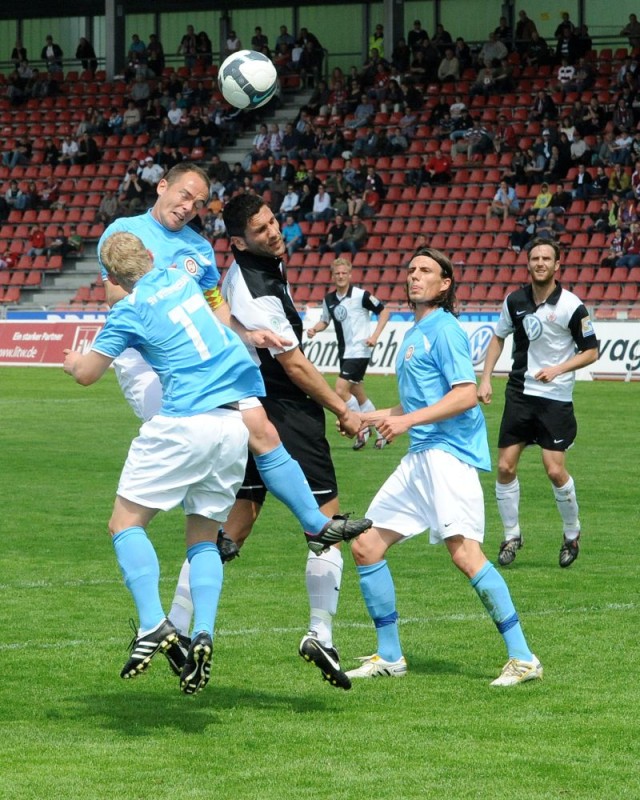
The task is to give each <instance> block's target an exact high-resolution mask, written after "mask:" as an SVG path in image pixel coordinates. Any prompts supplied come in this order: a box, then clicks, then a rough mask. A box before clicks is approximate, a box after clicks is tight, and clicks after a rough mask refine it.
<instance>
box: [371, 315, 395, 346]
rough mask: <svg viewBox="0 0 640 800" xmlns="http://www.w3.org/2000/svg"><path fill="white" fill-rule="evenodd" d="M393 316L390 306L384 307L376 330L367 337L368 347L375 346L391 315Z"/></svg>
mask: <svg viewBox="0 0 640 800" xmlns="http://www.w3.org/2000/svg"><path fill="white" fill-rule="evenodd" d="M390 316H391V312H390V311H389V309H388V308H383V309H382V311H381V312H380V315H379V316H378V324H377V325H376V327H375V330H374V331H373V333H372V334H371V336H370V337H369V338H368V339H367V346H368V347H375V346H376V343H377V341H378V339H379V338H380V334H381V333H382V331H383V330H384V328H385V325H386V324H387V322H389V317H390Z"/></svg>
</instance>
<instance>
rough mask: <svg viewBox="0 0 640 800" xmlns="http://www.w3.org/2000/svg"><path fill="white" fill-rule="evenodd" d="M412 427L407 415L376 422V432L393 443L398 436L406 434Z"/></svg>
mask: <svg viewBox="0 0 640 800" xmlns="http://www.w3.org/2000/svg"><path fill="white" fill-rule="evenodd" d="M410 427H411V425H410V424H409V421H408V419H407V415H406V414H401V415H400V416H397V417H385V418H384V419H381V420H379V421H378V422H376V430H377V431H378V433H380V434H381V435H382V436H384V438H385V439H386V440H387V441H388V442H392V441H393V440H394V439H395V438H396V437H397V436H400V435H401V434H403V433H406V432H407V431H408V430H409V428H410Z"/></svg>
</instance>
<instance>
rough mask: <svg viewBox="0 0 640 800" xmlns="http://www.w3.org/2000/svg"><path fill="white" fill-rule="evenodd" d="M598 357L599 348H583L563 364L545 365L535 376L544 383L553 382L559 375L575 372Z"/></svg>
mask: <svg viewBox="0 0 640 800" xmlns="http://www.w3.org/2000/svg"><path fill="white" fill-rule="evenodd" d="M597 359H598V348H597V347H590V348H589V349H588V350H583V351H582V352H580V353H576V354H575V356H572V357H571V358H569V359H567V361H564V362H563V363H562V364H556V365H555V366H553V367H543V369H541V370H539V371H538V372H536V374H535V375H534V378H535V379H536V380H537V381H541V382H542V383H551V381H552V380H553V379H554V378H557V377H558V375H564V373H565V372H574V371H575V370H577V369H582V368H583V367H588V366H589V364H593V362H594V361H597Z"/></svg>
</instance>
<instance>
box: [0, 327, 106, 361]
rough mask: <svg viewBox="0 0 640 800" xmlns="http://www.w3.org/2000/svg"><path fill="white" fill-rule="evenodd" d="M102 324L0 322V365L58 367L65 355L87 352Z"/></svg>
mask: <svg viewBox="0 0 640 800" xmlns="http://www.w3.org/2000/svg"><path fill="white" fill-rule="evenodd" d="M101 328H102V323H101V322H77V321H76V322H45V321H33V322H8V321H2V322H0V365H14V366H36V367H59V366H61V365H62V362H63V361H64V351H65V350H66V349H69V350H80V351H82V352H86V351H87V350H89V349H90V348H91V345H92V344H93V340H94V339H95V338H96V336H97V334H98V331H99V330H100V329H101Z"/></svg>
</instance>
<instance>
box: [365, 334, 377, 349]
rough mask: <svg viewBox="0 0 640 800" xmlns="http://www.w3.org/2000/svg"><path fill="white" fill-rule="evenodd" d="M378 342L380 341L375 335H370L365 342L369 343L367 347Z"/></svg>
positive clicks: (373, 345)
mask: <svg viewBox="0 0 640 800" xmlns="http://www.w3.org/2000/svg"><path fill="white" fill-rule="evenodd" d="M377 342H378V340H377V339H374V338H373V336H370V337H369V338H368V339H367V341H366V342H365V344H366V345H367V347H375V346H376V344H377Z"/></svg>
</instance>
